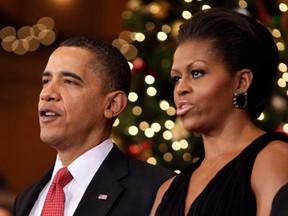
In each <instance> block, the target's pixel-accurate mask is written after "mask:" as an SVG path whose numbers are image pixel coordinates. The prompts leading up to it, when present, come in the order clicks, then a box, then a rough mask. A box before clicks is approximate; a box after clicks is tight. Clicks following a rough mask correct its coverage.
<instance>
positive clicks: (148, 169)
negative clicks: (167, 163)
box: [128, 156, 176, 179]
mask: <svg viewBox="0 0 288 216" xmlns="http://www.w3.org/2000/svg"><path fill="white" fill-rule="evenodd" d="M128 164H129V169H130V172H134V173H138V174H139V175H140V176H144V177H145V178H151V179H156V178H160V179H168V178H171V177H172V176H174V175H175V174H176V173H175V172H173V171H171V170H169V169H167V168H165V167H161V166H158V165H152V164H149V163H147V162H145V161H142V160H139V159H136V158H133V157H132V156H128Z"/></svg>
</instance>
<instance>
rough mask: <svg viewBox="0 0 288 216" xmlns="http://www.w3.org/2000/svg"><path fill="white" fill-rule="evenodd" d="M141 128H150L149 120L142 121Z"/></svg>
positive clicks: (143, 129)
mask: <svg viewBox="0 0 288 216" xmlns="http://www.w3.org/2000/svg"><path fill="white" fill-rule="evenodd" d="M139 128H140V129H141V130H142V131H145V130H146V129H147V128H149V124H148V122H146V121H142V122H140V124H139Z"/></svg>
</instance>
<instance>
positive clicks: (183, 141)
mask: <svg viewBox="0 0 288 216" xmlns="http://www.w3.org/2000/svg"><path fill="white" fill-rule="evenodd" d="M180 144H181V148H182V149H187V148H188V146H189V143H188V142H187V140H185V139H182V140H180Z"/></svg>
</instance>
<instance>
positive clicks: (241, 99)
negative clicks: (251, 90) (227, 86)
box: [233, 91, 248, 109]
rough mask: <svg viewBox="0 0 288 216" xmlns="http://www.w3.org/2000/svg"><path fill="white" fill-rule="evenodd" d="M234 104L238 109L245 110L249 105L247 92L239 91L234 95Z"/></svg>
mask: <svg viewBox="0 0 288 216" xmlns="http://www.w3.org/2000/svg"><path fill="white" fill-rule="evenodd" d="M233 104H234V106H235V107H236V108H238V109H245V108H246V107H247V105H248V95H247V92H242V91H238V92H236V93H234V97H233Z"/></svg>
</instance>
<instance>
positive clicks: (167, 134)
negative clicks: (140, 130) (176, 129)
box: [163, 130, 173, 140]
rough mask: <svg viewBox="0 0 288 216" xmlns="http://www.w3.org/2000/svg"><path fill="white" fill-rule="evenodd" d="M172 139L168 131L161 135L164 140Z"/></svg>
mask: <svg viewBox="0 0 288 216" xmlns="http://www.w3.org/2000/svg"><path fill="white" fill-rule="evenodd" d="M172 137H173V135H172V133H171V131H168V130H166V131H164V133H163V138H164V139H165V140H171V139H172Z"/></svg>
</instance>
